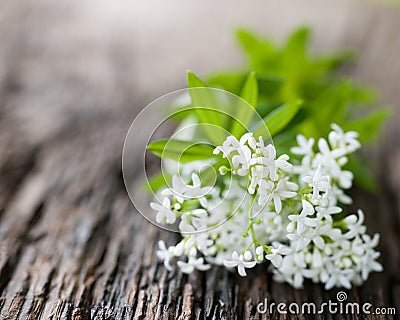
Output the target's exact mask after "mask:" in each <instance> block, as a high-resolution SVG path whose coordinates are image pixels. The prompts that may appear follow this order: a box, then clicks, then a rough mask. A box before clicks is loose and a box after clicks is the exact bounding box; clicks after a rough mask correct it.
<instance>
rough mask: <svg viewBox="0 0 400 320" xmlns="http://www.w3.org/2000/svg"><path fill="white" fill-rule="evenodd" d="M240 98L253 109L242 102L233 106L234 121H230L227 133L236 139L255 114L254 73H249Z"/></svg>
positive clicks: (256, 86)
mask: <svg viewBox="0 0 400 320" xmlns="http://www.w3.org/2000/svg"><path fill="white" fill-rule="evenodd" d="M240 97H241V98H242V99H243V100H245V101H246V102H247V103H248V104H249V105H250V106H251V107H253V109H251V107H250V106H248V105H247V104H246V103H242V102H240V103H238V105H236V106H235V110H233V112H234V119H232V121H231V128H230V129H229V130H228V131H229V132H230V133H231V134H232V135H234V136H235V137H237V138H240V137H241V136H242V135H243V134H244V133H245V132H246V129H247V126H248V124H249V123H250V122H251V120H252V119H253V117H254V115H255V113H256V111H255V108H256V106H257V100H258V84H257V78H256V75H255V73H254V72H251V73H250V74H249V76H248V77H247V79H246V82H245V83H244V85H243V88H242V92H241V94H240Z"/></svg>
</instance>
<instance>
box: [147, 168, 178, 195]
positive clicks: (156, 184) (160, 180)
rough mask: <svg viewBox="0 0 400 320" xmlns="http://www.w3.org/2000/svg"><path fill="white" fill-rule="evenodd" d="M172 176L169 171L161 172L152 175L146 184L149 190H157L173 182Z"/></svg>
mask: <svg viewBox="0 0 400 320" xmlns="http://www.w3.org/2000/svg"><path fill="white" fill-rule="evenodd" d="M171 181H172V176H171V175H170V174H169V173H168V172H160V173H158V174H156V175H154V176H152V177H150V178H149V179H148V181H147V183H146V184H145V185H144V187H145V189H146V190H148V191H153V192H156V191H157V190H159V189H160V188H161V187H163V186H166V185H169V184H171Z"/></svg>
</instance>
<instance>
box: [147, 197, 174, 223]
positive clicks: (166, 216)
mask: <svg viewBox="0 0 400 320" xmlns="http://www.w3.org/2000/svg"><path fill="white" fill-rule="evenodd" d="M150 207H151V208H152V209H153V210H154V211H157V212H158V213H157V216H156V221H157V222H158V223H161V222H164V221H165V222H166V223H169V224H173V223H174V222H175V221H176V215H175V213H174V212H173V211H172V210H171V201H170V200H169V198H167V197H166V198H164V200H163V202H162V205H161V204H158V203H155V202H151V203H150Z"/></svg>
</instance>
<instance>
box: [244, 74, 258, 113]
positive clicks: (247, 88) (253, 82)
mask: <svg viewBox="0 0 400 320" xmlns="http://www.w3.org/2000/svg"><path fill="white" fill-rule="evenodd" d="M240 97H241V98H243V99H244V100H246V101H247V102H248V103H249V104H250V105H251V106H252V107H253V108H256V107H257V102H258V84H257V77H256V74H255V72H254V71H252V72H250V74H249V76H248V77H247V79H246V82H245V83H244V86H243V89H242V92H241V94H240Z"/></svg>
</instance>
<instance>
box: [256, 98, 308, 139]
mask: <svg viewBox="0 0 400 320" xmlns="http://www.w3.org/2000/svg"><path fill="white" fill-rule="evenodd" d="M301 103H302V102H301V101H296V102H292V103H288V104H284V105H282V106H280V107H279V108H276V109H275V110H274V111H272V112H271V113H270V114H268V115H267V116H266V117H265V118H264V122H265V125H266V126H267V128H268V130H269V133H270V134H271V136H274V135H275V134H277V133H278V132H280V131H281V130H283V129H284V128H285V127H286V126H287V125H288V124H289V122H290V121H291V120H292V119H293V118H294V116H295V115H296V114H297V112H298V111H299V110H300V106H301ZM255 136H257V130H256V134H255Z"/></svg>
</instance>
